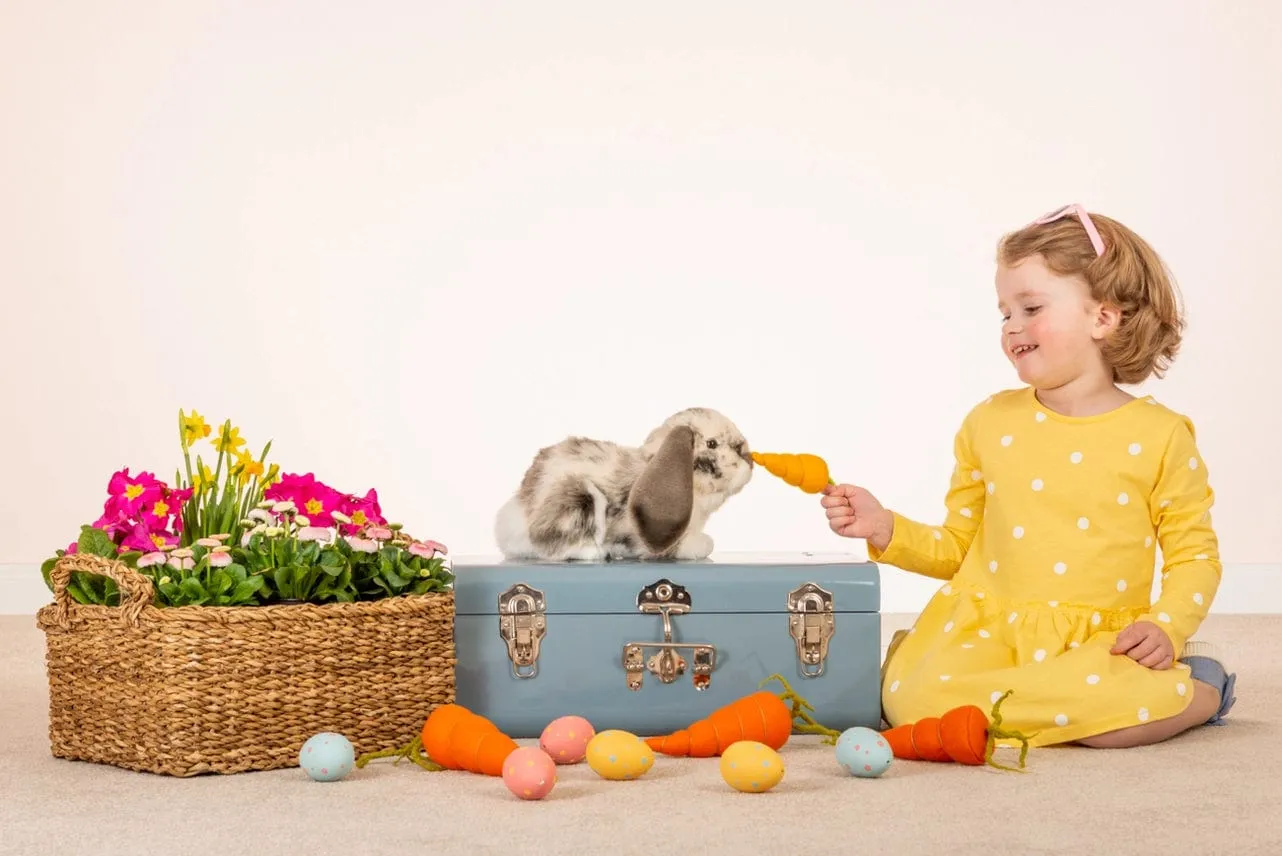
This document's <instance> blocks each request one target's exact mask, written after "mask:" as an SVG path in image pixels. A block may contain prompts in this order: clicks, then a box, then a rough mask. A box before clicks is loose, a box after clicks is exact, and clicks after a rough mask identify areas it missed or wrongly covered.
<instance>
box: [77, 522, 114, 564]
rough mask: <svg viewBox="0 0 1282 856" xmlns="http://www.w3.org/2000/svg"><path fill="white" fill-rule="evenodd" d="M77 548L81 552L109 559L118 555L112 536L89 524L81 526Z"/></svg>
mask: <svg viewBox="0 0 1282 856" xmlns="http://www.w3.org/2000/svg"><path fill="white" fill-rule="evenodd" d="M76 549H77V550H78V551H79V552H81V553H91V554H93V555H95V556H103V557H105V558H108V559H114V558H115V557H116V545H115V544H114V543H112V541H111V536H110V535H108V534H107V533H106V532H104V531H102V530H101V529H95V528H94V527H92V526H89V525H85V526H81V527H80V540H78V541H77V542H76Z"/></svg>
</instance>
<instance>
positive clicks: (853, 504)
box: [819, 484, 895, 551]
mask: <svg viewBox="0 0 1282 856" xmlns="http://www.w3.org/2000/svg"><path fill="white" fill-rule="evenodd" d="M823 493H824V495H823V498H822V499H821V500H820V501H819V503H820V505H822V506H823V507H824V508H825V509H826V510H827V513H828V528H829V529H831V530H832V531H833V532H836V533H837V534H838V535H840V536H842V537H843V538H863V539H864V540H866V541H867V542H868V543H869V544H871V545H872V546H873V547H875V548H876V549H877V550H883V551H884V550H885V549H886V547H887V546H888V545H889V544H890V537H891V535H893V534H894V528H895V519H894V516H893V515H891V513H890V512H889V511H887V510H886V509H885V508H884V507H883V506H882V504H881V503H880V502H879V501H878V500H877V497H875V496H873V495H872V494H871V493H869V492H868V491H867V490H865V489H864V488H862V487H856V486H855V485H852V484H839V485H828V486H827V487H825V488H824V492H823Z"/></svg>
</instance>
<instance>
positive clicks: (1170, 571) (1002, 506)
mask: <svg viewBox="0 0 1282 856" xmlns="http://www.w3.org/2000/svg"><path fill="white" fill-rule="evenodd" d="M954 454H955V456H956V469H955V471H954V473H953V476H952V479H951V484H950V487H949V490H948V494H947V497H946V500H945V504H946V507H947V515H946V518H945V521H944V523H943V525H942V526H931V525H927V524H924V523H919V522H916V521H913V520H910V519H908V518H906V517H903V516H902V515H899V514H896V515H895V529H894V535H893V537H892V539H891V542H890V544H888V545H887V547H886V550H885V551H884V552H881V551H878V550H876V549H875V548H874V547H873V546H872V545H871V544H870V545H868V549H869V558H870V559H872V560H873V561H875V562H882V563H885V564H890V565H894V566H896V567H899V568H902V569H904V570H908V571H912V572H914V573H918V574H923V575H925V576H929V577H934V578H936V579H940V580H946V581H947V582H946V583H945V584H944V585H943V586H942V587H941V588H940V589H939V591H938V592H937V593H936V594H935V595H934V596H933V597H932V598H931V599H930V601H929V602H928V604H927V605H926V608H925V609H924V610H923V611H922V614H921V615H920V616H919V617H918V619H917V621H916V623H915V624H914V626H913V628H912V630H911V631H910V632H909V634H908V635H907V636H906V637H905V638H904V639H903V641H902V642H901V643H900V645H899V647H898V648H897V649H896V650H895V651H894V652H893V654H892V655H891V657H890V661H889V662H888V663H887V664H886V673H885V679H884V682H883V685H882V706H883V711H884V715H885V718H886V721H887V722H889V723H890V724H891V725H892V726H894V725H901V724H903V723H907V722H914V721H916V720H918V719H921V718H923V717H927V716H939V715H941V714H943V713H944V712H945V711H947V710H949V709H950V708H953V707H956V706H958V705H962V704H977V705H979V706H980V707H981V708H983V709H984V710H986V711H987V710H989V709H990V708H991V706H992V703H993V702H994V701H995V700H996V699H997V698H998V697H999V696H1000V695H1001V694H1002V693H1004V692H1005V691H1006V690H1013V691H1014V692H1013V694H1012V695H1011V696H1010V697H1009V698H1007V699H1006V700H1005V701H1004V702H1003V703H1002V708H1001V710H1002V718H1003V725H1004V727H1007V728H1013V729H1016V730H1018V731H1022V732H1024V733H1025V734H1030V735H1031V734H1034V733H1035V736H1034V737H1032V739H1031V740H1030V744H1031V745H1034V746H1044V745H1049V744H1055V743H1064V742H1071V741H1074V740H1080V739H1082V738H1085V737H1089V736H1092V735H1095V734H1101V733H1104V732H1108V731H1114V730H1117V729H1119V728H1125V727H1128V726H1132V725H1138V724H1140V723H1143V722H1149V721H1154V720H1159V719H1163V718H1166V717H1170V716H1173V715H1175V714H1177V713H1180V712H1182V711H1183V710H1184V709H1185V707H1186V706H1187V705H1188V704H1189V702H1190V701H1191V700H1192V698H1193V693H1192V691H1193V684H1192V680H1191V679H1190V677H1189V670H1188V668H1187V667H1186V666H1183V665H1179V664H1176V665H1175V666H1174V667H1173V668H1169V669H1164V670H1160V671H1155V670H1152V669H1149V668H1147V667H1145V666H1141V665H1140V664H1139V663H1137V662H1135V661H1134V660H1132V659H1131V658H1130V657H1128V656H1126V655H1124V654H1123V655H1117V654H1111V653H1109V649H1110V648H1111V647H1112V645H1113V643H1114V641H1115V640H1116V638H1117V634H1118V632H1119V631H1121V630H1122V629H1123V628H1124V627H1126V626H1127V625H1128V624H1130V623H1132V622H1133V621H1136V620H1146V621H1151V622H1153V623H1155V624H1157V625H1158V626H1159V627H1161V628H1162V629H1163V630H1165V631H1166V632H1167V634H1168V635H1169V636H1170V637H1171V641H1172V642H1173V643H1174V646H1175V652H1176V656H1177V657H1178V656H1179V653H1180V649H1181V648H1182V647H1183V645H1184V642H1185V641H1186V640H1187V639H1188V638H1189V637H1190V636H1192V635H1193V633H1194V631H1196V629H1197V628H1198V626H1199V625H1200V624H1201V622H1202V620H1203V619H1204V618H1205V616H1206V614H1207V610H1208V609H1209V608H1210V605H1211V602H1212V599H1213V598H1214V597H1215V593H1216V590H1217V588H1218V586H1219V581H1220V559H1219V552H1218V542H1217V539H1216V535H1215V531H1214V529H1212V526H1211V515H1210V510H1211V506H1212V504H1213V502H1214V493H1213V491H1212V489H1211V487H1210V484H1209V482H1208V480H1207V469H1206V466H1205V465H1204V463H1203V462H1202V459H1201V456H1200V454H1199V453H1198V449H1197V445H1196V440H1195V436H1194V429H1193V425H1192V423H1191V422H1190V421H1189V420H1188V419H1187V418H1185V417H1184V416H1182V415H1180V414H1178V413H1175V412H1173V411H1171V410H1169V409H1168V408H1166V407H1164V406H1163V405H1161V404H1158V403H1157V402H1156V401H1154V400H1153V399H1152V397H1145V398H1137V399H1134V400H1132V401H1130V402H1127V403H1126V404H1124V405H1123V406H1121V407H1119V408H1117V409H1115V410H1112V411H1110V412H1108V413H1104V414H1101V415H1097V416H1085V417H1069V416H1064V415H1061V414H1058V413H1055V412H1053V411H1051V410H1049V409H1047V408H1045V407H1043V406H1042V405H1041V404H1040V402H1039V401H1038V400H1037V397H1036V395H1035V394H1034V392H1033V390H1032V389H1020V390H1009V391H1006V392H1002V393H999V394H997V395H994V396H992V397H991V398H989V399H988V400H987V401H985V402H983V403H982V404H979V405H978V406H976V407H975V408H974V409H972V410H971V411H970V413H968V414H967V416H966V418H965V420H964V421H963V424H962V426H961V429H960V430H959V431H958V432H957V435H956V438H955V443H954ZM1158 547H1160V548H1161V551H1162V557H1163V574H1162V583H1161V588H1160V592H1161V594H1160V597H1159V598H1158V599H1157V601H1156V603H1153V602H1151V601H1152V592H1153V577H1154V573H1155V565H1156V550H1157V549H1158ZM1005 742H1009V741H1005Z"/></svg>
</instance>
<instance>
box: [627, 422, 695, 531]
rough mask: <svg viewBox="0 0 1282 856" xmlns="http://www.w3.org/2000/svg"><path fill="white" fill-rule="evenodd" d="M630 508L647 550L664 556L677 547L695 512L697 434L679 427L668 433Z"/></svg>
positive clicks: (631, 498)
mask: <svg viewBox="0 0 1282 856" xmlns="http://www.w3.org/2000/svg"><path fill="white" fill-rule="evenodd" d="M628 504H629V506H630V511H631V513H632V517H633V519H634V520H635V521H636V524H637V531H638V533H639V534H640V535H641V540H643V541H644V542H645V544H646V546H647V547H649V548H650V549H651V550H653V551H654V552H656V553H662V552H664V551H665V550H667V549H669V548H670V547H672V546H673V545H674V544H676V543H677V541H678V540H679V539H680V538H681V536H682V534H684V533H685V530H686V527H687V526H688V525H689V524H690V515H691V513H692V512H693V511H694V431H692V430H690V428H689V427H688V426H686V425H677V426H675V427H673V428H672V430H670V431H669V432H668V436H666V437H664V438H663V443H662V444H660V446H659V449H658V451H656V452H655V453H654V457H653V458H651V459H650V462H649V463H648V464H646V468H645V470H644V471H643V472H642V473H641V477H640V478H638V479H637V483H636V484H635V485H634V486H633V487H632V494H631V496H629V497H628Z"/></svg>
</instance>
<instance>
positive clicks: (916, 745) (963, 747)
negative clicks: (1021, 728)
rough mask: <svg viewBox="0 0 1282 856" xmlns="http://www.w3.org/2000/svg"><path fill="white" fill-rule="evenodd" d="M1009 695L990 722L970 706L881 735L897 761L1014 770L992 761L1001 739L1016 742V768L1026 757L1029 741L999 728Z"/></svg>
mask: <svg viewBox="0 0 1282 856" xmlns="http://www.w3.org/2000/svg"><path fill="white" fill-rule="evenodd" d="M1011 694H1012V691H1011V690H1007V691H1006V692H1005V693H1003V694H1002V696H1001V698H999V699H997V701H996V702H994V704H993V710H992V714H991V717H992V721H991V722H990V721H989V717H988V716H986V715H985V714H984V712H983V711H982V710H980V709H979V708H978V707H976V706H975V705H973V704H965V705H961V706H960V707H955V708H953V709H952V710H949V711H947V712H946V713H945V714H944V715H943V716H927V717H924V718H922V719H919V720H917V721H916V722H910V723H905V724H903V725H897V726H895V727H894V728H890V729H887V730H886V731H883V732H882V736H883V737H885V738H886V742H887V743H889V744H890V751H891V752H892V753H893V754H894V756H895V757H896V758H903V759H905V760H908V761H939V762H949V761H955V762H956V763H958V764H972V765H975V766H978V765H981V764H985V763H986V764H989V765H991V766H993V767H999V768H1001V769H1003V770H1014V769H1015V768H1014V767H1007V766H1005V765H1002V764H998V763H997V762H996V761H994V760H993V750H994V749H996V747H997V741H998V740H1000V739H1002V738H1013V739H1015V740H1018V741H1019V742H1020V743H1021V744H1022V746H1021V748H1020V752H1019V766H1020V767H1023V766H1024V759H1025V758H1026V757H1027V756H1028V738H1027V737H1025V736H1024V735H1023V734H1021V733H1019V732H1018V731H1007V730H1006V729H1004V728H1002V714H1001V709H1000V708H1001V705H1002V702H1003V701H1005V700H1006V697H1007V696H1009V695H1011Z"/></svg>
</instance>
